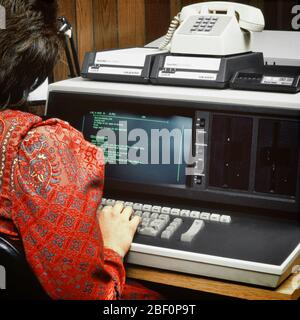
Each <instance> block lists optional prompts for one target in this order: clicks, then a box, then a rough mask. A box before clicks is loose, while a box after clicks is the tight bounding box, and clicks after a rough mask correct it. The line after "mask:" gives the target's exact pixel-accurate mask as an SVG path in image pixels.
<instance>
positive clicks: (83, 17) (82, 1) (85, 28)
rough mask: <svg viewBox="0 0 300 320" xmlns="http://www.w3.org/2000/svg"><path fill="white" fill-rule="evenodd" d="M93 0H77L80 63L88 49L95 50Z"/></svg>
mask: <svg viewBox="0 0 300 320" xmlns="http://www.w3.org/2000/svg"><path fill="white" fill-rule="evenodd" d="M93 17H94V14H93V1H90V0H76V18H77V31H80V32H77V44H78V56H79V60H80V64H82V62H83V58H84V55H85V53H86V52H87V51H93V50H94V21H93Z"/></svg>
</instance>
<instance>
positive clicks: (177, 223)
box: [172, 218, 183, 227]
mask: <svg viewBox="0 0 300 320" xmlns="http://www.w3.org/2000/svg"><path fill="white" fill-rule="evenodd" d="M173 223H174V224H176V225H177V226H178V227H180V226H181V225H182V223H183V220H182V219H180V218H176V219H174V220H173V222H172V224H173Z"/></svg>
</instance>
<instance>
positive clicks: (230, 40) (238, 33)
mask: <svg viewBox="0 0 300 320" xmlns="http://www.w3.org/2000/svg"><path fill="white" fill-rule="evenodd" d="M264 27H265V20H264V16H263V14H262V12H261V10H260V9H258V8H255V7H251V6H248V5H244V4H239V3H233V2H221V1H220V2H219V1H218V2H203V3H199V4H193V5H190V6H186V7H184V8H183V9H182V11H181V12H180V13H179V14H178V15H177V16H176V17H174V20H173V21H172V22H171V25H170V28H169V30H168V33H167V35H166V36H165V39H164V41H163V43H162V44H161V46H160V49H168V50H170V51H171V53H178V54H195V55H218V56H226V55H232V54H239V53H244V52H248V51H250V44H251V31H253V32H260V31H263V29H264Z"/></svg>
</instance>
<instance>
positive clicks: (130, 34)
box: [118, 0, 145, 48]
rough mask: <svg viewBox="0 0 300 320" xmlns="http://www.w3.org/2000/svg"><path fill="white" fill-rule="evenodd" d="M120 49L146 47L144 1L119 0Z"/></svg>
mask: <svg viewBox="0 0 300 320" xmlns="http://www.w3.org/2000/svg"><path fill="white" fill-rule="evenodd" d="M118 27H119V47H120V48H126V47H130V46H143V45H145V2H144V0H118Z"/></svg>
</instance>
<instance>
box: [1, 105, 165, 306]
mask: <svg viewBox="0 0 300 320" xmlns="http://www.w3.org/2000/svg"><path fill="white" fill-rule="evenodd" d="M0 148H1V151H0V232H1V233H4V234H6V235H9V236H11V237H15V238H18V237H19V236H20V237H21V238H22V241H23V245H24V249H25V253H26V258H27V261H28V263H29V264H30V266H31V267H32V269H33V271H34V273H35V275H36V276H37V278H38V279H39V281H40V283H41V284H42V286H43V288H44V289H45V291H46V292H47V293H48V295H49V296H50V297H51V298H52V299H86V300H98V299H109V300H111V299H118V298H122V299H157V298H160V296H159V295H158V294H156V293H155V292H153V291H150V290H148V289H146V288H145V287H143V286H141V285H134V284H132V285H126V284H125V269H124V266H123V263H122V260H121V258H120V257H119V255H118V254H117V253H115V252H114V251H112V250H110V249H107V248H104V247H103V242H102V236H101V230H100V228H99V225H98V222H97V219H96V212H97V208H98V206H99V204H100V202H101V197H102V190H103V179H104V165H103V158H102V152H101V151H100V150H99V149H98V148H96V147H95V146H93V145H92V144H90V143H88V142H87V141H85V140H84V138H83V136H82V134H81V133H79V132H78V131H76V130H75V129H74V128H72V127H71V126H70V125H69V124H68V123H66V122H64V121H61V120H58V119H51V120H47V121H44V122H43V121H42V119H41V118H40V117H37V116H34V115H31V114H28V113H24V112H20V111H12V110H5V111H2V112H0Z"/></svg>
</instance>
